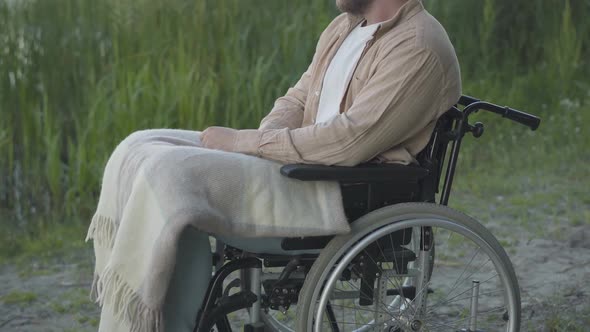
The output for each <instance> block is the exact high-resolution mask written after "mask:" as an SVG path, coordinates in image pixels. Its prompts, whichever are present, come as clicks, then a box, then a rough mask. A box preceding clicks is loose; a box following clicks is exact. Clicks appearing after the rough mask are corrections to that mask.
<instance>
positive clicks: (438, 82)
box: [234, 0, 461, 166]
mask: <svg viewBox="0 0 590 332" xmlns="http://www.w3.org/2000/svg"><path fill="white" fill-rule="evenodd" d="M361 20H362V18H358V17H355V16H352V15H350V14H342V15H340V16H338V17H336V18H335V19H334V20H333V21H332V22H331V23H330V25H329V26H328V27H327V28H326V30H324V32H323V33H322V34H321V36H320V39H319V41H318V44H317V48H316V52H315V55H314V57H313V60H312V62H311V65H310V66H309V68H308V69H307V71H306V72H305V73H304V74H303V76H302V77H301V79H300V80H299V81H298V82H297V84H295V86H294V87H292V88H290V89H289V90H288V91H287V94H286V95H285V96H283V97H281V98H279V99H277V101H276V102H275V105H274V108H273V109H272V111H271V112H270V113H269V114H268V115H267V116H266V117H265V118H264V119H262V122H261V123H260V127H259V129H258V130H253V129H251V130H240V131H239V132H238V134H237V137H236V141H235V146H234V148H235V152H240V153H246V154H250V155H255V156H259V157H262V158H265V159H272V160H276V161H279V162H282V163H306V164H325V165H341V166H354V165H357V164H359V163H362V162H366V161H370V162H398V163H404V164H408V163H411V162H414V161H415V158H414V157H415V156H416V154H417V153H418V152H420V151H421V150H422V149H423V148H424V147H425V146H426V144H427V143H428V140H429V138H430V135H431V133H432V130H433V128H434V124H435V122H436V120H437V118H438V117H439V116H440V115H441V114H443V113H444V112H445V111H446V110H448V109H449V108H450V107H451V106H452V105H454V104H456V103H457V101H458V100H459V97H460V95H461V78H460V72H459V63H458V61H457V57H456V55H455V50H454V48H453V46H452V44H451V42H450V40H449V38H448V36H447V34H446V32H445V30H444V28H443V27H442V26H441V25H440V23H439V22H438V21H437V20H436V19H435V18H434V17H432V16H431V15H430V14H429V13H428V12H427V11H426V10H425V9H424V7H423V6H422V3H421V2H420V1H419V0H409V1H408V2H407V3H406V4H405V5H404V6H403V7H402V8H401V9H400V11H399V12H398V13H397V14H396V15H395V17H393V18H392V19H390V20H388V21H386V22H384V23H383V24H382V26H381V28H380V29H378V30H377V32H376V33H375V34H374V36H373V39H372V40H371V41H369V42H368V44H367V46H366V48H365V50H364V51H363V53H362V55H361V59H360V60H359V62H358V65H357V67H356V69H355V71H354V73H353V75H352V79H351V82H350V84H349V86H348V90H347V92H346V94H345V96H344V98H343V100H342V102H341V104H340V115H339V116H336V117H334V118H333V119H332V120H330V121H328V122H327V123H318V124H316V123H315V119H316V115H317V112H318V105H319V100H320V94H321V87H322V80H323V77H324V74H325V73H326V69H327V68H328V65H329V64H330V61H331V59H332V57H333V56H334V55H335V53H336V51H337V50H338V48H339V47H340V45H341V44H342V42H343V41H344V39H345V38H346V36H347V35H348V34H349V33H350V32H351V31H352V29H353V28H354V27H355V26H356V25H357V24H358V23H360V21H361Z"/></svg>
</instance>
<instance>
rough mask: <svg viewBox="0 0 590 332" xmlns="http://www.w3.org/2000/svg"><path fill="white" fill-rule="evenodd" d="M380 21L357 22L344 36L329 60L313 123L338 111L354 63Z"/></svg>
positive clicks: (334, 114)
mask: <svg viewBox="0 0 590 332" xmlns="http://www.w3.org/2000/svg"><path fill="white" fill-rule="evenodd" d="M363 22H364V21H363ZM380 25H381V23H375V24H371V25H368V26H364V27H363V26H361V24H359V25H358V26H357V27H356V28H354V29H353V30H352V31H351V32H350V34H349V35H348V36H347V37H346V39H345V40H344V42H343V43H342V45H341V46H340V48H339V49H338V51H337V52H336V54H335V55H334V58H333V59H332V61H331V62H330V65H329V66H328V69H327V71H326V75H325V76H324V81H323V83H322V92H321V96H320V105H319V109H318V114H317V116H316V121H315V123H321V122H326V121H328V120H330V119H331V118H333V117H334V116H336V115H338V114H339V113H340V103H341V102H342V98H344V94H345V93H346V88H347V87H348V83H349V82H350V78H351V76H352V73H353V71H354V69H355V68H356V64H357V62H358V61H359V58H360V57H361V54H362V53H363V50H364V49H365V46H366V45H367V42H368V41H369V40H371V39H372V38H373V34H374V33H375V31H376V30H377V29H378V28H379V26H380Z"/></svg>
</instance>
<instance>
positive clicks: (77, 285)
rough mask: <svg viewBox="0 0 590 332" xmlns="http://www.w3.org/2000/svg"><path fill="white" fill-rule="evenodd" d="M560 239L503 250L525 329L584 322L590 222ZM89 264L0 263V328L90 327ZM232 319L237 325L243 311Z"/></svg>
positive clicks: (588, 305) (30, 331) (73, 260)
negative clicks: (515, 281) (516, 287)
mask: <svg viewBox="0 0 590 332" xmlns="http://www.w3.org/2000/svg"><path fill="white" fill-rule="evenodd" d="M564 238H565V239H566V240H561V241H556V240H540V239H538V240H531V241H527V242H525V243H519V244H517V245H516V246H515V247H513V248H510V249H509V250H508V252H509V255H510V257H511V260H512V262H513V265H514V266H515V269H516V271H517V274H518V277H519V282H520V287H521V290H522V303H523V324H522V326H523V330H525V331H554V330H553V329H551V327H553V328H555V325H557V326H558V327H559V329H558V330H563V331H567V330H570V328H569V327H568V326H575V328H574V329H578V330H580V331H583V329H582V326H586V327H587V326H588V325H587V324H589V323H590V322H589V318H588V317H589V316H590V283H588V280H590V225H583V226H578V227H575V228H571V229H569V230H568V233H567V234H566V235H565V236H564ZM91 262H92V253H91V251H90V250H88V251H83V252H79V253H78V254H77V255H76V256H74V257H68V258H67V259H66V258H62V259H61V260H60V259H56V260H54V261H52V262H51V263H45V264H35V263H31V264H30V265H28V266H22V265H19V266H18V267H17V266H16V265H7V266H2V267H0V298H2V301H0V331H23V332H24V331H27V332H36V331H96V330H97V324H98V317H99V309H98V308H97V307H96V305H94V304H93V303H90V302H89V301H88V290H89V288H90V282H91V276H92V265H91V264H92V263H91ZM15 295H18V296H15ZM233 317H234V322H233V323H235V324H236V326H238V325H239V324H240V320H241V319H243V317H244V315H243V314H241V313H238V314H237V315H234V316H233ZM568 324H571V325H568Z"/></svg>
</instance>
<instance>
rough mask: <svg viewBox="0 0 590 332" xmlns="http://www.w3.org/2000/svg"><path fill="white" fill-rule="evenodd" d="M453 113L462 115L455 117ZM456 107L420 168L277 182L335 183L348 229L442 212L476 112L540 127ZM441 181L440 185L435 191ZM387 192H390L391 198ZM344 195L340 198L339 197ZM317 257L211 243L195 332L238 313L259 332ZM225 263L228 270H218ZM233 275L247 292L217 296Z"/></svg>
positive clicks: (533, 123) (472, 105) (521, 115)
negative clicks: (419, 211)
mask: <svg viewBox="0 0 590 332" xmlns="http://www.w3.org/2000/svg"><path fill="white" fill-rule="evenodd" d="M458 105H461V106H464V108H463V109H462V110H460V109H459V107H458ZM458 105H456V106H454V107H452V108H451V109H449V110H448V111H447V112H446V113H444V114H443V115H442V116H441V117H440V118H439V119H438V121H437V123H436V126H435V128H434V131H433V134H432V136H431V138H430V141H429V143H428V144H427V146H426V147H425V148H424V149H423V150H422V152H420V153H419V154H418V156H417V160H418V162H419V164H420V166H413V165H408V166H405V165H399V164H368V163H367V164H361V165H358V166H355V167H341V166H324V165H300V164H294V165H285V166H283V167H282V168H281V174H283V175H284V176H287V177H290V178H294V179H299V180H302V181H318V180H323V181H326V180H332V181H338V182H339V183H340V185H341V189H342V191H343V198H344V207H345V212H346V215H347V217H348V218H349V221H350V222H353V221H354V220H356V219H357V218H359V217H360V216H362V215H364V214H367V213H369V212H371V211H373V210H376V209H379V208H382V207H384V206H388V205H393V204H397V203H402V202H430V203H436V199H435V197H436V194H437V193H439V192H440V199H439V202H438V204H440V205H448V202H449V197H450V194H451V188H452V184H453V179H454V174H455V169H456V166H457V162H458V157H459V150H460V148H461V141H462V139H463V137H464V136H465V134H467V133H471V134H472V135H473V136H474V137H476V138H479V137H481V135H482V134H483V132H484V125H483V124H482V123H480V122H476V123H475V124H473V125H472V124H470V123H469V116H470V115H471V114H472V113H474V112H477V111H479V110H485V111H489V112H492V113H496V114H499V115H502V116H503V117H505V118H508V119H510V120H513V121H516V122H518V123H521V124H523V125H525V126H528V127H530V128H531V129H532V130H536V129H537V128H538V126H539V124H540V119H539V118H538V117H536V116H533V115H531V114H527V113H525V112H521V111H517V110H514V109H512V108H509V107H502V106H498V105H495V104H492V103H489V102H485V101H480V100H478V99H476V98H473V97H469V96H462V97H461V98H460V100H459V101H458ZM450 142H453V143H452V146H451V151H450V153H447V152H448V151H447V150H448V145H449V143H450ZM445 161H446V163H445ZM445 164H446V169H445V167H444V166H445ZM443 173H444V182H443V185H442V189H440V190H439V187H440V180H441V177H442V175H443ZM392 184H395V185H394V186H392ZM393 188H395V190H392V189H393ZM345 192H347V195H344V193H345ZM332 238H333V236H321V237H307V238H285V239H283V241H282V243H281V246H282V247H283V249H285V250H301V249H306V250H307V249H310V250H311V249H322V248H324V247H325V246H326V245H327V243H328V242H329V241H330V240H331V239H332ZM317 257H318V255H316V254H304V255H293V256H291V255H289V256H283V255H271V254H250V253H245V252H242V251H241V250H239V249H236V248H233V247H229V246H227V247H226V246H224V244H223V243H220V242H219V241H218V242H217V247H216V252H215V254H214V255H213V260H214V262H213V264H214V265H215V266H216V269H215V274H214V276H213V278H212V280H211V282H210V283H209V287H208V289H207V292H206V295H205V299H204V301H203V304H202V306H201V310H200V311H199V313H198V315H197V320H196V326H195V329H194V331H210V330H211V329H212V327H213V326H214V325H215V326H216V327H217V330H218V331H220V332H224V331H231V326H230V323H229V320H228V318H227V314H229V313H231V312H234V311H237V310H239V309H244V308H250V309H249V311H250V312H249V313H250V320H251V322H250V323H249V324H246V325H245V328H244V331H246V332H249V331H253V332H254V331H265V324H264V322H262V321H261V320H260V318H261V317H260V310H261V308H271V309H273V310H281V309H282V310H286V309H285V308H288V307H289V305H290V304H291V303H296V302H297V297H298V294H299V290H300V288H301V284H302V283H303V282H304V281H305V273H304V275H303V276H301V275H300V274H301V273H296V272H295V273H294V271H295V270H296V269H297V267H298V266H305V267H306V273H307V272H308V271H309V269H310V268H311V265H313V263H314V261H315V259H316V258H317ZM224 261H228V263H226V264H225V265H223V266H222V263H223V262H224ZM263 264H264V266H265V267H284V269H283V270H282V272H281V273H280V274H279V275H278V276H275V275H274V274H273V275H272V276H269V275H263V274H262V265H263ZM238 270H242V271H244V272H243V273H249V279H250V282H249V285H245V284H244V282H245V280H241V281H238V282H240V283H241V284H240V285H241V286H242V288H243V287H244V286H246V287H248V288H249V290H243V289H242V291H240V292H238V293H236V294H233V295H229V290H230V289H231V288H232V287H235V286H238V284H237V283H235V282H236V280H234V282H232V283H230V284H229V285H228V286H227V288H226V290H225V291H224V290H223V282H224V280H225V279H226V278H227V276H229V275H230V274H231V273H232V272H234V271H238ZM246 271H248V272H246ZM243 275H245V274H243ZM273 278H276V279H273ZM262 288H264V289H265V293H267V292H268V291H270V293H271V294H270V295H268V294H267V295H266V296H265V297H262V296H261V290H262Z"/></svg>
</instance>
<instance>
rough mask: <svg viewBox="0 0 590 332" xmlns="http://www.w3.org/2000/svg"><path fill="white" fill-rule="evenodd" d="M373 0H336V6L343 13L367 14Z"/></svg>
mask: <svg viewBox="0 0 590 332" xmlns="http://www.w3.org/2000/svg"><path fill="white" fill-rule="evenodd" d="M371 3H373V0H336V6H338V9H340V11H342V12H343V13H350V14H352V15H356V16H362V15H363V14H365V12H366V11H367V9H368V8H369V6H370V5H371Z"/></svg>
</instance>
